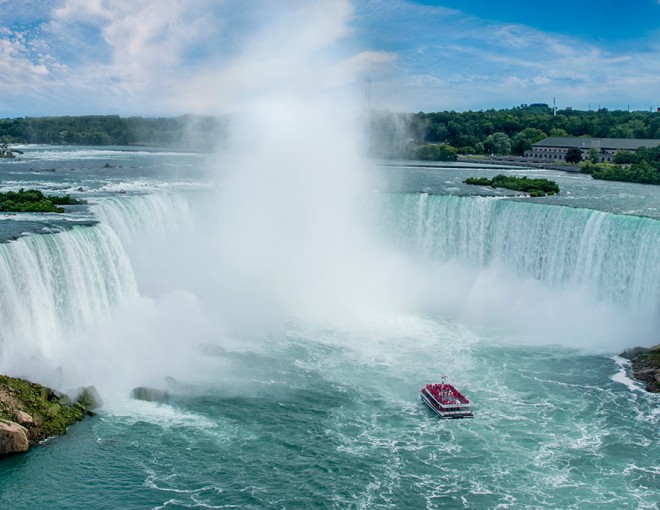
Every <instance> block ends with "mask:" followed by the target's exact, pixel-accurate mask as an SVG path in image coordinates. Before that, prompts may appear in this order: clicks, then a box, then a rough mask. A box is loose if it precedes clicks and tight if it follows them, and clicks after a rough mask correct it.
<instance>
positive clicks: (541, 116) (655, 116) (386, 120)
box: [369, 103, 660, 161]
mask: <svg viewBox="0 0 660 510" xmlns="http://www.w3.org/2000/svg"><path fill="white" fill-rule="evenodd" d="M555 113H556V114H555ZM369 131H370V152H371V153H372V154H373V155H375V156H378V157H395V158H396V157H399V158H400V157H403V158H411V157H413V158H415V159H435V160H449V161H451V160H455V159H456V157H457V155H459V154H486V155H491V154H495V155H500V156H507V155H509V154H513V155H523V154H524V152H525V151H526V150H527V149H529V148H531V146H532V144H533V143H535V142H537V141H539V140H543V139H544V138H546V137H548V136H586V137H590V138H657V139H660V113H659V112H650V111H648V112H647V111H634V112H628V111H623V110H613V111H609V110H607V109H605V108H602V109H599V110H596V111H582V110H572V109H564V110H558V111H556V112H554V111H553V109H552V108H550V107H549V106H548V105H547V104H538V103H537V104H531V105H521V106H518V107H515V108H509V109H504V110H484V111H478V112H473V111H468V112H454V111H450V112H435V113H424V112H419V113H416V114H393V113H388V112H375V113H373V114H372V116H371V119H370V130H369ZM429 146H430V147H429ZM443 147H444V148H443ZM441 149H442V150H441Z"/></svg>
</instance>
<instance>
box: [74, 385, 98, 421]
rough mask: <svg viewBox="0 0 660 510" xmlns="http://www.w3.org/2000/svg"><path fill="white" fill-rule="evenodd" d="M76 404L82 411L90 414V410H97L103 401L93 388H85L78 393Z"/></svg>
mask: <svg viewBox="0 0 660 510" xmlns="http://www.w3.org/2000/svg"><path fill="white" fill-rule="evenodd" d="M76 404H78V405H80V406H82V408H83V410H84V411H85V412H86V413H87V414H90V413H91V411H92V410H94V409H97V408H99V407H101V406H102V405H103V399H102V398H101V395H99V392H98V390H97V389H96V387H94V386H85V387H84V388H82V389H81V390H80V393H78V398H77V399H76Z"/></svg>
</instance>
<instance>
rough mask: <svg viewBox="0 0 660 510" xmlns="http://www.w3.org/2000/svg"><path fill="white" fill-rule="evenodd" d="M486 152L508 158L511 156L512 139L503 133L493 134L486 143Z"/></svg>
mask: <svg viewBox="0 0 660 510" xmlns="http://www.w3.org/2000/svg"><path fill="white" fill-rule="evenodd" d="M484 151H485V152H487V153H490V154H496V155H498V156H507V155H509V154H511V139H510V138H509V137H508V136H507V134H506V133H502V132H501V131H500V132H497V133H493V134H492V135H489V136H488V137H487V138H486V140H485V141H484Z"/></svg>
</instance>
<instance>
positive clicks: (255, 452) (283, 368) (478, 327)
mask: <svg viewBox="0 0 660 510" xmlns="http://www.w3.org/2000/svg"><path fill="white" fill-rule="evenodd" d="M85 154H87V153H85ZM43 157H44V161H48V163H46V162H44V163H43V164H44V165H46V164H47V165H56V166H57V165H61V167H62V170H61V171H60V166H57V168H58V170H57V171H56V172H55V173H54V174H51V173H49V174H48V175H49V177H48V179H50V181H49V182H50V183H51V186H52V188H53V189H71V190H75V189H76V188H77V187H78V186H83V187H84V188H85V189H89V190H92V191H89V192H87V193H89V195H88V196H90V198H91V199H92V201H94V203H95V205H92V207H91V208H89V209H88V210H86V211H80V212H78V213H71V215H70V217H71V219H80V218H82V219H84V220H85V221H88V220H90V219H93V220H100V221H101V223H102V225H103V226H102V227H98V226H97V227H82V228H81V227H77V228H75V229H73V230H69V231H68V232H67V233H66V234H55V235H49V236H40V237H39V239H38V240H36V241H29V242H28V240H25V239H23V240H19V241H17V242H13V243H9V244H4V245H1V246H0V254H1V255H2V257H1V258H0V269H1V270H2V271H0V278H1V280H0V281H1V282H2V287H1V288H0V298H1V299H0V316H1V317H2V319H3V324H5V327H4V328H3V331H2V334H3V336H2V337H1V338H2V356H1V357H0V359H1V360H2V367H1V368H2V370H3V371H5V372H12V373H14V374H19V373H21V374H23V373H25V374H28V372H30V371H33V373H34V374H38V373H42V374H47V373H48V370H47V368H48V366H49V363H50V364H52V365H53V366H62V367H64V372H65V375H64V376H62V377H63V378H64V379H63V384H65V385H66V384H72V382H71V381H76V382H77V381H79V380H80V381H81V382H80V384H82V383H83V382H85V383H86V382H89V381H90V379H91V382H95V383H97V384H99V385H100V386H102V385H103V381H104V380H105V379H106V378H107V374H112V375H114V379H113V380H114V381H115V383H114V384H115V385H116V386H117V387H119V388H123V381H122V379H125V380H126V384H129V382H133V381H132V380H130V381H129V379H131V378H134V377H135V373H140V372H143V373H146V372H149V373H150V375H152V376H154V377H156V376H162V375H173V376H175V377H176V379H177V381H178V382H176V383H170V389H171V391H172V398H171V400H170V402H168V403H165V404H155V403H145V402H137V401H132V400H130V399H128V398H127V397H126V396H125V395H126V392H118V393H117V394H115V393H113V392H111V391H108V390H106V392H105V393H104V396H105V397H106V405H105V407H104V408H103V409H102V410H101V411H100V413H99V415H98V416H97V417H95V418H91V419H88V420H86V421H85V422H83V423H80V424H77V425H75V426H74V427H72V428H71V430H70V431H69V433H68V434H67V435H66V436H63V437H59V438H55V439H52V440H50V441H48V442H47V443H46V444H45V445H43V446H41V447H39V448H35V449H33V450H32V451H31V452H30V453H28V454H27V455H24V456H20V457H14V458H9V459H4V460H3V461H2V462H1V463H0V508H12V509H33V508H54V509H59V508H61V509H69V508H71V509H75V508H81V509H82V508H85V509H87V508H94V509H106V508H108V509H114V508H126V509H132V508H135V509H142V508H168V509H182V508H287V509H291V508H413V509H416V508H474V509H482V508H519V509H523V508H525V509H526V508H539V509H540V508H557V509H568V508H575V509H590V508H594V509H595V508H599V509H600V508H607V509H618V508H630V509H640V508H645V509H658V501H660V468H659V466H660V442H659V441H658V426H659V425H660V411H659V409H660V407H659V404H660V401H659V399H658V396H657V395H650V394H647V393H645V392H643V391H641V390H640V388H639V387H638V386H636V385H635V384H633V383H632V382H631V381H630V380H629V379H627V378H626V376H625V373H626V372H625V366H622V365H621V364H620V362H619V361H617V360H616V359H615V358H614V357H613V356H612V355H611V354H612V353H614V352H617V350H616V349H618V348H619V347H621V346H626V345H629V344H630V343H636V342H638V341H639V340H641V339H644V338H648V336H649V335H650V334H652V333H653V332H655V331H657V326H658V310H659V309H660V306H659V305H660V282H659V281H658V273H657V270H658V269H657V250H658V245H659V244H660V233H659V232H660V228H659V227H658V220H656V219H653V214H651V213H648V214H645V216H647V217H650V218H639V217H636V216H618V215H613V214H611V213H610V212H607V211H615V212H620V211H623V210H624V209H625V210H632V209H634V207H636V206H635V205H634V204H639V203H641V202H643V203H644V204H646V205H645V206H644V207H645V208H646V211H647V212H648V211H652V209H653V207H655V206H656V205H654V204H657V201H658V200H660V199H658V197H657V194H656V195H653V194H651V195H650V196H649V195H646V194H647V193H649V192H650V191H649V190H650V189H651V187H644V188H643V189H642V188H640V187H638V186H634V185H630V186H626V185H616V187H615V188H612V187H609V186H608V183H595V184H594V183H592V182H591V181H584V177H582V176H566V177H565V180H566V183H567V184H566V186H563V187H562V189H566V190H567V191H566V193H567V195H566V196H565V197H564V196H562V195H560V196H559V197H556V200H555V199H553V200H555V202H557V203H563V202H564V201H570V200H573V201H574V202H576V203H578V204H579V205H582V206H587V202H588V203H589V204H597V203H598V194H600V196H601V198H602V199H603V203H604V204H610V203H616V207H611V208H608V207H603V209H605V211H606V212H597V211H590V210H585V209H569V208H561V207H548V206H547V205H541V206H539V205H535V204H533V203H530V202H529V201H525V202H519V201H502V200H493V199H489V198H474V197H460V196H454V197H447V196H434V195H432V194H431V195H420V194H418V193H410V194H398V193H394V194H391V195H390V194H389V192H390V191H397V190H403V189H405V190H407V191H415V190H417V189H418V188H419V187H418V184H419V183H424V182H425V183H426V184H425V185H424V186H421V187H422V188H426V189H427V191H430V192H432V193H433V192H437V193H441V195H446V194H453V195H463V194H465V192H466V190H465V189H463V188H460V186H459V185H457V184H456V181H457V180H460V177H461V176H462V175H463V172H464V170H462V169H460V168H459V169H448V170H434V171H431V170H424V171H423V173H421V174H420V173H419V171H418V170H414V169H412V170H409V171H408V170H405V169H392V168H389V169H386V170H384V172H385V173H386V174H387V175H389V177H390V180H389V184H388V185H386V186H383V185H382V182H381V183H380V185H379V186H378V187H379V188H381V190H383V191H387V192H388V193H384V194H380V193H379V194H378V197H381V198H382V200H379V203H380V207H382V209H381V210H380V211H381V212H380V214H379V215H378V217H379V220H380V225H379V232H380V233H381V234H380V236H379V237H380V238H381V240H382V242H383V243H385V244H386V245H387V246H388V247H389V248H388V249H390V250H392V252H393V253H397V254H398V256H399V257H401V258H402V259H403V260H404V261H407V262H409V263H410V265H411V266H412V267H414V268H416V271H413V272H411V273H410V274H411V278H412V281H411V286H413V287H414V288H415V289H416V290H418V291H419V295H418V294H416V293H414V292H412V291H410V290H409V289H407V287H405V286H404V287H401V289H402V292H403V289H406V293H409V294H410V295H411V296H413V295H414V296H416V298H415V299H414V300H412V301H411V302H406V303H407V306H406V307H402V308H401V309H398V310H397V309H395V310H390V311H389V312H388V313H375V314H373V315H369V316H358V317H353V318H351V319H350V320H348V319H347V320H335V321H328V320H327V318H325V319H324V320H311V319H290V318H289V319H288V320H286V321H285V322H279V321H277V320H273V322H272V326H271V327H269V328H266V329H263V328H260V329H258V330H253V331H250V334H249V335H246V336H244V337H236V336H231V335H224V334H223V333H222V331H220V330H218V329H214V328H213V327H212V326H211V325H208V327H206V326H205V327H201V326H200V325H199V324H200V323H203V322H204V321H203V319H199V320H197V319H198V316H197V315H196V314H199V317H202V318H203V317H206V315H205V314H203V313H202V312H200V310H202V311H204V312H207V311H209V310H214V311H216V313H218V314H222V310H221V309H219V308H217V306H219V305H217V304H215V303H214V301H213V296H214V295H215V293H216V292H218V289H217V287H216V286H215V274H216V272H217V271H221V268H218V267H214V266H213V265H212V264H210V265H209V264H208V263H207V261H206V260H205V259H204V258H201V256H200V258H197V257H196V256H195V254H187V256H189V257H190V258H186V259H185V260H188V261H189V265H191V266H194V265H195V263H199V264H200V265H201V266H202V268H203V271H199V270H197V271H193V269H196V268H195V267H189V268H180V269H179V270H178V271H177V272H176V274H174V273H166V272H164V271H162V268H168V267H169V268H171V267H174V266H172V265H171V264H175V260H177V259H175V258H173V257H174V255H176V254H179V255H181V253H183V252H185V251H186V248H187V247H189V246H194V247H205V248H206V249H210V248H209V247H211V246H212V245H210V244H200V245H196V244H194V245H193V244H191V243H192V242H193V241H191V240H188V238H187V237H186V235H187V234H186V232H188V233H190V234H191V235H194V236H198V235H199V231H197V230H196V227H195V225H196V224H197V222H198V219H197V218H198V215H199V214H207V213H208V210H207V209H205V208H203V207H201V208H200V209H198V206H199V203H200V200H202V198H201V197H202V195H203V193H204V191H203V190H204V189H206V181H205V178H204V177H203V176H202V175H199V174H196V173H195V168H196V166H195V165H199V162H200V160H199V157H197V156H172V155H153V154H152V155H149V154H146V155H142V154H141V155H130V154H128V155H127V154H125V153H113V152H111V153H109V154H105V153H104V154H102V155H100V154H97V153H94V151H90V153H89V157H90V158H92V159H91V160H85V161H90V163H85V164H84V165H89V169H88V170H85V172H84V176H81V177H75V178H74V177H70V173H71V171H70V170H66V172H68V173H66V172H65V170H64V169H69V168H70V167H71V166H76V167H81V166H83V163H81V161H83V159H82V157H81V156H80V155H79V154H78V155H76V154H70V155H67V156H66V158H63V159H64V162H62V163H58V162H57V161H61V160H57V159H53V158H52V156H50V155H47V156H43ZM49 158H50V159H49ZM107 158H111V161H113V162H115V163H117V166H118V165H119V164H120V163H118V162H120V161H123V163H121V164H122V165H123V166H124V170H120V171H119V172H118V173H115V174H113V173H111V172H109V171H103V170H101V169H100V167H101V166H102V164H103V162H104V161H105V160H106V159H107ZM72 162H75V163H72ZM170 163H171V165H170ZM30 164H32V165H35V164H36V163H35V162H32V163H30ZM12 165H14V166H2V167H1V168H0V171H2V172H5V171H6V170H7V169H11V171H12V172H15V173H13V174H12V175H13V177H12V179H14V180H15V181H16V182H24V183H26V186H28V185H29V184H28V183H29V182H30V181H31V179H35V180H37V181H39V182H41V181H42V180H43V179H44V178H43V174H42V173H39V174H32V173H30V172H29V171H27V169H26V171H25V172H23V171H19V170H20V168H22V167H20V166H16V165H15V164H14V163H12ZM24 166H26V167H27V163H26V164H25V165H24ZM131 166H133V167H136V168H132V169H131V170H130V171H129V168H130V167H131ZM17 169H18V170H17ZM163 169H165V170H166V171H163ZM16 172H17V173H16ZM392 172H398V173H397V174H396V175H393V174H392ZM470 172H471V173H474V171H470ZM480 172H482V173H489V172H490V174H492V173H494V171H485V170H481V171H480ZM516 172H519V170H517V171H516ZM427 173H428V175H427ZM64 175H66V178H65V177H63V176H64ZM81 175H82V174H81ZM395 177H396V178H395ZM570 179H572V180H575V183H576V184H575V186H574V187H573V188H571V186H570V182H573V181H570ZM5 182H6V181H5ZM447 183H450V184H447ZM452 183H453V184H452ZM443 186H444V188H443ZM620 186H621V188H619V187H620ZM402 187H403V188H402ZM446 187H452V188H453V187H456V188H460V192H457V191H456V190H451V189H450V190H447V189H446ZM582 187H584V189H587V188H588V193H587V192H584V193H583V192H582V191H580V190H581V189H583V188H582ZM120 189H123V190H125V191H127V193H118V191H119V190H120ZM620 189H623V190H624V195H625V197H622V196H620V195H621V191H620ZM443 190H444V191H443ZM613 190H614V191H613ZM637 190H641V192H640V193H641V194H642V195H643V196H642V195H640V196H642V198H639V199H638V197H637V196H636V195H635V194H636V193H637ZM568 192H570V193H571V194H570V195H569V194H568ZM478 193H479V194H481V192H478ZM616 194H618V195H619V198H618V199H616V197H615V195H616ZM628 195H630V196H632V197H633V198H632V199H628V198H626V197H627V196H628ZM570 197H576V198H570ZM553 200H550V201H546V202H545V203H546V204H553V203H555V202H553ZM617 200H618V201H617ZM202 201H203V200H202ZM654 201H656V202H654ZM196 204H197V205H196ZM591 207H593V206H591ZM37 220H38V221H41V219H40V218H37ZM3 221H6V222H10V221H16V219H14V218H7V219H6V220H3ZM67 236H68V237H67ZM177 240H185V241H186V242H183V241H177ZM145 245H148V246H146V247H145ZM101 247H102V248H101ZM654 250H655V251H654ZM21 253H28V254H31V255H30V256H34V257H35V259H34V260H36V261H37V262H35V265H33V266H32V268H33V269H32V270H31V272H30V271H16V268H17V267H18V266H17V264H19V261H21V262H20V263H25V261H26V260H31V259H30V256H28V257H27V258H26V257H25V256H23V257H18V255H19V254H21ZM66 253H75V254H76V255H75V256H65V254H66ZM58 254H59V255H60V258H59V259H55V258H54V257H56V256H57V255H58ZM603 254H605V255H606V256H605V255H603ZM197 255H199V254H197ZM17 257H18V258H17ZM171 257H172V260H170V258H171ZM49 260H51V261H52V260H58V264H56V265H55V267H53V266H52V265H49V263H48V261H49ZM38 261H41V262H38ZM190 261H192V262H190ZM374 263H376V261H374ZM40 264H41V265H40ZM406 267H407V265H406ZM592 267H596V268H597V270H594V271H591V272H590V271H588V270H587V269H588V268H592ZM197 269H198V268H197ZM188 270H189V272H188ZM654 271H655V272H654ZM61 275H68V276H66V277H65V278H64V279H63V281H60V282H59V283H58V281H57V278H58V276H59V277H61ZM200 275H201V277H200ZM420 275H422V276H423V278H420V280H419V281H417V278H418V277H419V276H420ZM198 277H199V278H200V281H197V280H196V278H198ZM393 277H394V275H392V278H393ZM97 278H101V279H102V280H103V282H105V283H104V285H99V283H98V280H95V279H97ZM204 280H206V281H207V282H210V283H212V284H213V285H211V284H209V285H208V287H206V286H205V285H203V283H204ZM358 283H359V282H358ZM310 284H311V282H310ZM413 284H414V285H413ZM427 287H428V288H427ZM9 289H15V290H12V292H13V294H11V293H10V291H9ZM173 289H174V291H173ZM354 289H355V291H356V292H357V291H358V290H359V286H358V285H356V286H355V287H354ZM184 291H185V292H184ZM17 296H22V297H20V298H19V297H17ZM44 296H51V297H52V299H43V298H44ZM312 297H314V296H311V295H310V299H311V298H312ZM236 298H237V299H239V298H240V296H236ZM17 300H19V301H17ZM122 302H125V303H128V304H127V305H126V306H125V307H120V310H119V312H117V311H116V310H114V307H115V306H116V303H122ZM264 302H266V303H268V301H267V300H266V301H264ZM397 302H398V301H397ZM262 305H263V302H261V301H258V302H254V310H252V312H253V313H254V317H262V316H263V313H264V310H263V306H262ZM136 310H137V311H138V312H139V314H138V315H139V317H141V321H136V319H135V317H134V315H133V312H135V311H136ZM181 310H183V311H181ZM74 311H75V313H74ZM249 312H250V310H248V319H249V317H250V313H249ZM21 313H22V314H24V315H21ZM67 313H69V314H71V317H77V318H78V320H79V324H78V325H77V326H76V328H75V331H73V332H72V331H71V330H70V328H69V327H68V324H69V322H70V321H71V319H70V318H66V317H67V315H66V314H67ZM118 317H119V319H121V320H118ZM19 318H20V320H19ZM609 319H611V320H612V322H611V323H609V322H608V320H609ZM104 321H115V322H119V325H115V326H112V325H109V326H107V327H106V326H104V328H103V329H102V330H101V331H100V333H98V335H97V336H93V335H92V336H90V335H88V334H84V335H83V334H80V331H84V332H87V331H90V330H89V329H87V328H89V327H90V326H89V324H90V323H92V324H97V323H104ZM159 324H160V325H161V326H162V328H161V329H159V328H158V327H157V325H159ZM91 331H96V330H94V329H92V330H91ZM8 332H11V334H9V333H8ZM649 332H651V333H649ZM17 338H20V339H21V341H20V342H19V341H17V340H16V339H17ZM175 339H176V340H177V341H175ZM655 340H657V338H655V339H654V338H648V342H647V343H651V342H652V341H655ZM136 345H137V346H136ZM140 345H142V346H143V349H142V350H140V349H139V347H140ZM67 346H68V347H67ZM72 346H73V347H72ZM182 346H183V347H185V349H184V348H183V347H182ZM136 352H137V353H139V354H140V355H139V356H137V357H136V359H134V356H133V355H134V353H136ZM171 352H174V354H172V355H169V354H170V353H171ZM90 353H92V354H93V353H96V357H97V358H99V359H101V360H103V359H107V363H106V364H102V363H99V362H98V359H97V360H94V359H91V358H90V357H89V355H90ZM39 356H45V357H46V358H47V360H49V361H47V360H46V361H43V360H42V361H39V359H38V357H39ZM155 365H157V366H159V367H161V366H162V370H160V371H158V370H155V371H154V369H153V367H154V366H155ZM152 371H153V374H151V372H152ZM66 374H75V375H71V376H68V375H66ZM443 374H447V375H448V376H449V378H450V380H451V381H452V382H453V383H454V384H455V385H456V386H457V387H458V388H459V389H460V390H461V391H462V392H463V393H464V394H465V395H467V396H468V397H469V398H470V399H471V401H472V402H473V403H474V405H475V419H473V420H462V421H440V420H438V419H437V418H436V417H435V416H434V415H433V414H432V413H431V412H430V411H429V410H428V409H426V408H425V407H424V406H423V405H422V404H421V403H420V402H419V398H418V392H419V389H420V388H421V387H422V386H423V385H424V384H426V383H427V382H431V381H437V380H439V378H440V376H441V375H443ZM28 375H31V374H28ZM44 377H46V378H47V379H48V378H49V379H50V380H51V381H55V380H57V378H58V377H59V376H58V375H57V372H55V375H53V374H52V373H51V374H50V375H44ZM159 380H160V384H163V379H162V378H161V379H159Z"/></svg>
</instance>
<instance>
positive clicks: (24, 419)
mask: <svg viewBox="0 0 660 510" xmlns="http://www.w3.org/2000/svg"><path fill="white" fill-rule="evenodd" d="M14 416H15V417H16V422H17V423H20V424H21V425H31V424H32V423H34V419H33V418H32V416H30V415H29V414H28V413H26V412H25V411H16V412H15V413H14Z"/></svg>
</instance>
